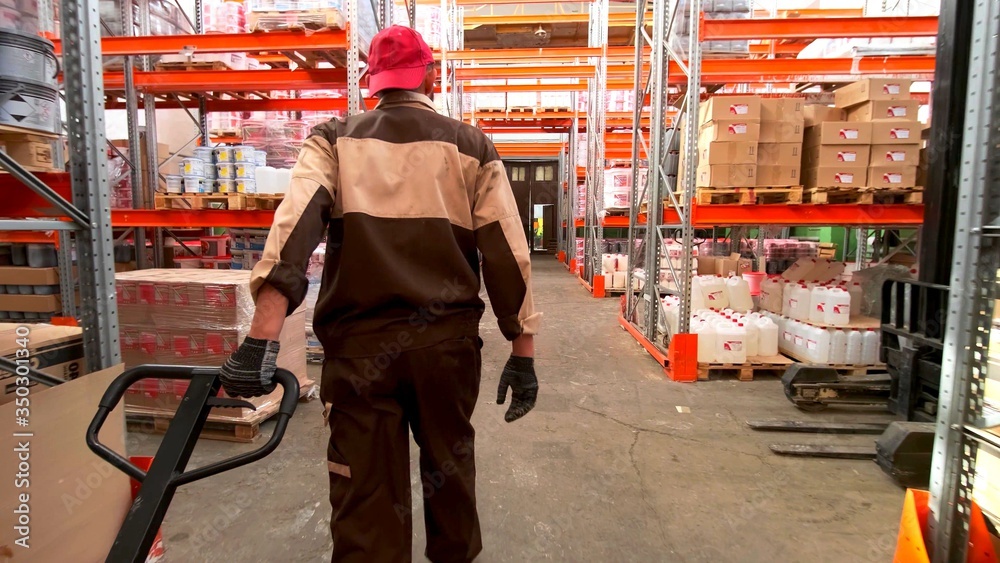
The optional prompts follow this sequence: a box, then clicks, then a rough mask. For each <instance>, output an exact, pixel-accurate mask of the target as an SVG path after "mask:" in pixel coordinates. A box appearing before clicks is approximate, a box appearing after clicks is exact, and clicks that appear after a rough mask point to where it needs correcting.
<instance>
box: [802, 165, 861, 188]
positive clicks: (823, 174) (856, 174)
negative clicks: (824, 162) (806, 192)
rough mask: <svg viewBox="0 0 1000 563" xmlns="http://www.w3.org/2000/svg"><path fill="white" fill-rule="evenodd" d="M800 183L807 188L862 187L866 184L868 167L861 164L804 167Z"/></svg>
mask: <svg viewBox="0 0 1000 563" xmlns="http://www.w3.org/2000/svg"><path fill="white" fill-rule="evenodd" d="M802 183H803V185H804V186H805V187H807V188H864V187H866V186H867V185H868V167H867V166H865V165H864V164H862V165H861V166H847V165H843V166H816V167H810V168H805V169H803V170H802Z"/></svg>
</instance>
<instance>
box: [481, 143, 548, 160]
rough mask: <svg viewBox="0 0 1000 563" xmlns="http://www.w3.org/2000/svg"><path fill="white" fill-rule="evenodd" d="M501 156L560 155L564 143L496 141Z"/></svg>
mask: <svg viewBox="0 0 1000 563" xmlns="http://www.w3.org/2000/svg"><path fill="white" fill-rule="evenodd" d="M496 148H497V152H498V153H500V157H501V158H515V157H518V156H553V157H555V156H559V153H561V152H562V149H563V144H562V143H496Z"/></svg>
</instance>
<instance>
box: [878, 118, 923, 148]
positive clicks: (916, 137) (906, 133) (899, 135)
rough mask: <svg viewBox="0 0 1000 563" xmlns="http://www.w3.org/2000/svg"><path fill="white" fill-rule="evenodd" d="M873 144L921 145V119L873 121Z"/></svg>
mask: <svg viewBox="0 0 1000 563" xmlns="http://www.w3.org/2000/svg"><path fill="white" fill-rule="evenodd" d="M871 126H872V135H871V144H873V145H919V144H920V143H921V140H920V132H921V131H922V130H923V125H922V124H921V123H920V122H919V121H901V120H892V121H873V122H872V123H871Z"/></svg>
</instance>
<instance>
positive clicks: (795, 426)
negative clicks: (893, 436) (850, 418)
mask: <svg viewBox="0 0 1000 563" xmlns="http://www.w3.org/2000/svg"><path fill="white" fill-rule="evenodd" d="M747 426H749V427H750V428H752V429H754V430H760V431H762V432H803V433H808V434H881V433H882V432H885V429H886V427H887V426H889V424H888V423H886V422H812V421H801V420H748V421H747Z"/></svg>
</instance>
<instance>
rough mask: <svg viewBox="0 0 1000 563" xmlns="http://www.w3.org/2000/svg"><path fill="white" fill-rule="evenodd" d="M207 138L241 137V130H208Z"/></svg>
mask: <svg viewBox="0 0 1000 563" xmlns="http://www.w3.org/2000/svg"><path fill="white" fill-rule="evenodd" d="M208 136H209V137H242V136H243V130H241V129H209V130H208Z"/></svg>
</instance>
